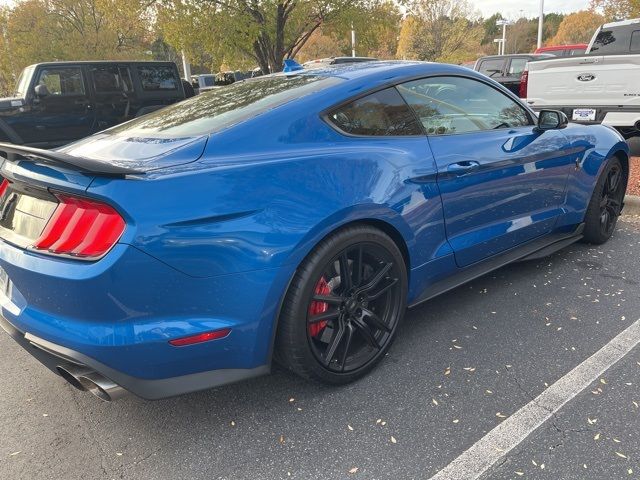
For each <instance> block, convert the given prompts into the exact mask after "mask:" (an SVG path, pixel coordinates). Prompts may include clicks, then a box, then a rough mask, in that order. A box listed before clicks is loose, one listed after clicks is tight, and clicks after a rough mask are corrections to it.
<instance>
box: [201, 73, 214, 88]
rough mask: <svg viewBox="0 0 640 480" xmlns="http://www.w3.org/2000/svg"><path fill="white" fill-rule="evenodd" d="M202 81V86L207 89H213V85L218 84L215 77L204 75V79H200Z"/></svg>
mask: <svg viewBox="0 0 640 480" xmlns="http://www.w3.org/2000/svg"><path fill="white" fill-rule="evenodd" d="M200 78H201V80H202V84H203V85H204V86H205V87H213V85H214V84H215V82H216V77H214V76H213V75H203V76H202V77H200Z"/></svg>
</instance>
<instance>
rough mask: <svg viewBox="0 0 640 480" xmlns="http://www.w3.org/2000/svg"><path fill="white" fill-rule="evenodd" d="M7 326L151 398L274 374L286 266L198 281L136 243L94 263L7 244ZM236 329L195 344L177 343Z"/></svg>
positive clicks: (40, 349)
mask: <svg viewBox="0 0 640 480" xmlns="http://www.w3.org/2000/svg"><path fill="white" fill-rule="evenodd" d="M0 266H1V267H2V268H3V269H4V270H5V271H6V273H7V277H8V279H9V283H8V286H7V288H6V290H5V292H0V313H1V315H2V317H4V318H3V319H2V320H1V321H0V324H1V326H2V327H3V329H4V330H6V331H7V332H8V333H9V335H11V337H13V338H14V340H16V341H17V342H18V343H19V344H20V345H22V346H23V347H24V348H25V349H26V350H27V351H28V352H29V353H31V354H32V355H33V356H34V357H36V358H37V359H38V360H39V361H41V362H42V363H43V364H45V365H46V366H47V367H48V368H49V369H51V370H53V371H56V366H58V365H60V362H61V361H69V362H72V363H76V364H82V365H86V366H88V367H91V369H93V370H95V371H97V372H98V373H100V374H101V375H103V376H104V377H106V378H108V379H110V380H112V381H113V382H115V383H117V384H118V385H120V386H122V387H123V388H125V389H127V390H129V391H130V392H132V393H134V394H136V395H138V396H140V397H143V398H147V399H157V398H163V397H167V396H172V395H177V394H181V393H187V392H191V391H196V390H201V389H205V388H209V387H214V386H218V385H223V384H226V383H231V382H235V381H238V380H242V379H245V378H249V377H253V376H256V375H261V374H265V373H268V372H269V365H270V355H271V346H272V338H273V329H274V323H275V322H274V319H275V316H276V314H277V309H278V306H279V301H280V298H281V296H282V291H283V290H284V288H285V286H286V279H287V278H288V276H287V274H286V270H287V269H286V268H278V269H268V270H257V271H253V272H245V273H237V274H227V275H220V276H216V277H210V278H194V277H190V276H188V275H185V274H184V273H181V272H179V271H177V270H175V269H173V268H171V267H169V266H167V265H166V264H164V263H162V262H160V261H159V260H157V259H155V258H153V257H151V256H149V255H147V254H146V253H143V252H141V251H140V250H138V249H136V248H134V247H131V246H129V245H124V244H119V245H117V246H116V247H115V248H114V249H113V250H112V251H111V252H109V254H108V255H107V256H106V257H104V258H103V259H102V260H100V261H98V262H95V263H92V264H88V263H81V262H74V261H70V260H60V259H57V258H50V257H45V256H42V255H37V254H34V253H30V252H25V251H23V250H20V249H18V248H16V247H13V246H11V245H8V244H6V243H4V242H1V241H0ZM221 328H230V329H231V333H230V334H229V335H228V336H227V337H225V338H222V339H219V340H214V341H210V342H205V343H200V344H196V345H191V346H187V347H175V346H172V345H170V344H169V340H171V339H175V338H181V337H186V336H191V335H196V334H198V333H203V332H207V331H213V330H218V329H221Z"/></svg>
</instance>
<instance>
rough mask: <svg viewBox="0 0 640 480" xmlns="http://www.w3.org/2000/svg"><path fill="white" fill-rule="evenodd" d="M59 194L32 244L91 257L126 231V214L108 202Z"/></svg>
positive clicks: (56, 253) (89, 258) (99, 255)
mask: <svg viewBox="0 0 640 480" xmlns="http://www.w3.org/2000/svg"><path fill="white" fill-rule="evenodd" d="M0 188H1V187H0ZM56 197H57V198H58V200H60V203H59V204H58V206H57V208H56V210H55V211H54V212H53V215H52V216H51V218H50V219H49V222H48V223H47V225H46V227H45V228H44V230H43V231H42V234H41V235H40V237H39V238H38V239H37V240H36V241H35V243H34V244H33V248H35V249H37V250H44V251H46V252H47V253H51V254H55V255H70V256H74V257H78V258H83V259H86V260H92V259H97V258H100V257H102V256H103V255H104V254H105V253H107V252H108V251H109V250H110V249H111V247H113V246H114V245H115V244H116V242H117V241H118V239H119V238H120V235H122V232H124V227H125V222H124V220H123V218H122V217H121V216H120V214H119V213H118V212H116V211H115V210H114V209H113V208H112V207H110V206H109V205H107V204H104V203H101V202H97V201H95V200H88V199H86V198H80V197H74V196H71V195H67V194H62V193H58V194H56Z"/></svg>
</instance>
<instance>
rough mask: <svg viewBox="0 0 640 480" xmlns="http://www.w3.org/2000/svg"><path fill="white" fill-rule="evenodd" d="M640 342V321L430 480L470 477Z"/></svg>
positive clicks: (536, 426)
mask: <svg viewBox="0 0 640 480" xmlns="http://www.w3.org/2000/svg"><path fill="white" fill-rule="evenodd" d="M638 343H640V320H637V321H636V322H635V323H633V324H632V325H631V326H630V327H629V328H627V329H626V330H624V331H623V332H622V333H620V334H619V335H617V336H616V337H615V338H614V339H613V340H611V341H610V342H609V343H607V344H606V345H605V346H604V347H602V348H601V349H600V350H598V351H597V352H596V353H594V354H593V355H592V356H591V357H589V358H588V359H586V360H585V361H584V362H582V363H581V364H580V365H578V366H577V367H576V368H574V369H573V370H571V371H570V372H569V373H567V374H566V375H565V376H564V377H562V378H560V379H559V380H558V381H557V382H555V383H554V384H553V385H551V386H550V387H549V388H547V389H546V390H545V391H544V392H543V393H541V394H540V395H539V396H537V397H536V398H534V399H533V400H532V401H531V402H529V403H528V404H527V405H525V406H524V407H522V408H521V409H520V410H518V411H517V412H515V413H514V414H513V415H511V416H510V417H509V418H507V419H506V420H505V421H504V422H502V423H501V424H500V425H498V426H497V427H495V428H494V429H493V430H491V431H490V432H489V433H487V434H486V435H485V436H484V437H482V438H481V439H480V440H479V441H478V442H476V443H475V444H473V445H472V446H471V448H469V449H468V450H467V451H465V452H464V453H463V454H462V455H460V456H459V457H458V458H456V459H455V460H453V461H452V462H451V463H450V464H449V465H447V466H446V467H445V468H443V469H442V470H440V471H439V472H438V473H436V474H435V475H434V476H433V477H431V480H445V479H447V480H449V479H450V480H460V479H465V480H474V479H477V478H479V477H480V476H482V474H484V473H485V472H486V471H487V470H488V469H489V468H491V466H492V465H493V464H495V463H496V462H497V461H498V460H500V459H501V458H502V457H504V456H505V455H506V454H507V453H509V451H510V450H512V449H513V448H515V447H516V446H518V445H519V444H520V443H521V442H522V441H523V440H524V439H525V438H527V437H528V436H529V435H530V434H531V433H533V432H534V431H535V430H536V429H537V428H538V427H539V426H540V425H542V424H543V423H544V422H546V421H547V420H548V419H549V418H551V416H553V414H555V413H556V412H557V411H558V410H560V409H561V408H562V407H563V406H564V404H566V403H567V402H568V401H570V400H571V399H572V398H574V397H575V396H576V395H578V394H579V393H580V392H581V391H582V390H584V389H585V388H586V387H588V386H589V385H590V384H591V383H593V382H594V381H595V380H597V379H598V378H599V377H600V376H601V375H602V374H603V373H604V372H605V371H607V370H608V369H609V368H611V367H612V366H613V365H614V364H615V363H616V362H618V361H619V360H620V359H622V358H623V357H624V356H625V355H626V354H628V353H629V352H630V351H631V350H632V349H633V348H634V347H635V346H636V345H638Z"/></svg>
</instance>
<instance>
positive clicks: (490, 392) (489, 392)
mask: <svg viewBox="0 0 640 480" xmlns="http://www.w3.org/2000/svg"><path fill="white" fill-rule="evenodd" d="M485 392H487V393H488V394H489V395H493V392H492V391H491V390H485Z"/></svg>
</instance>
